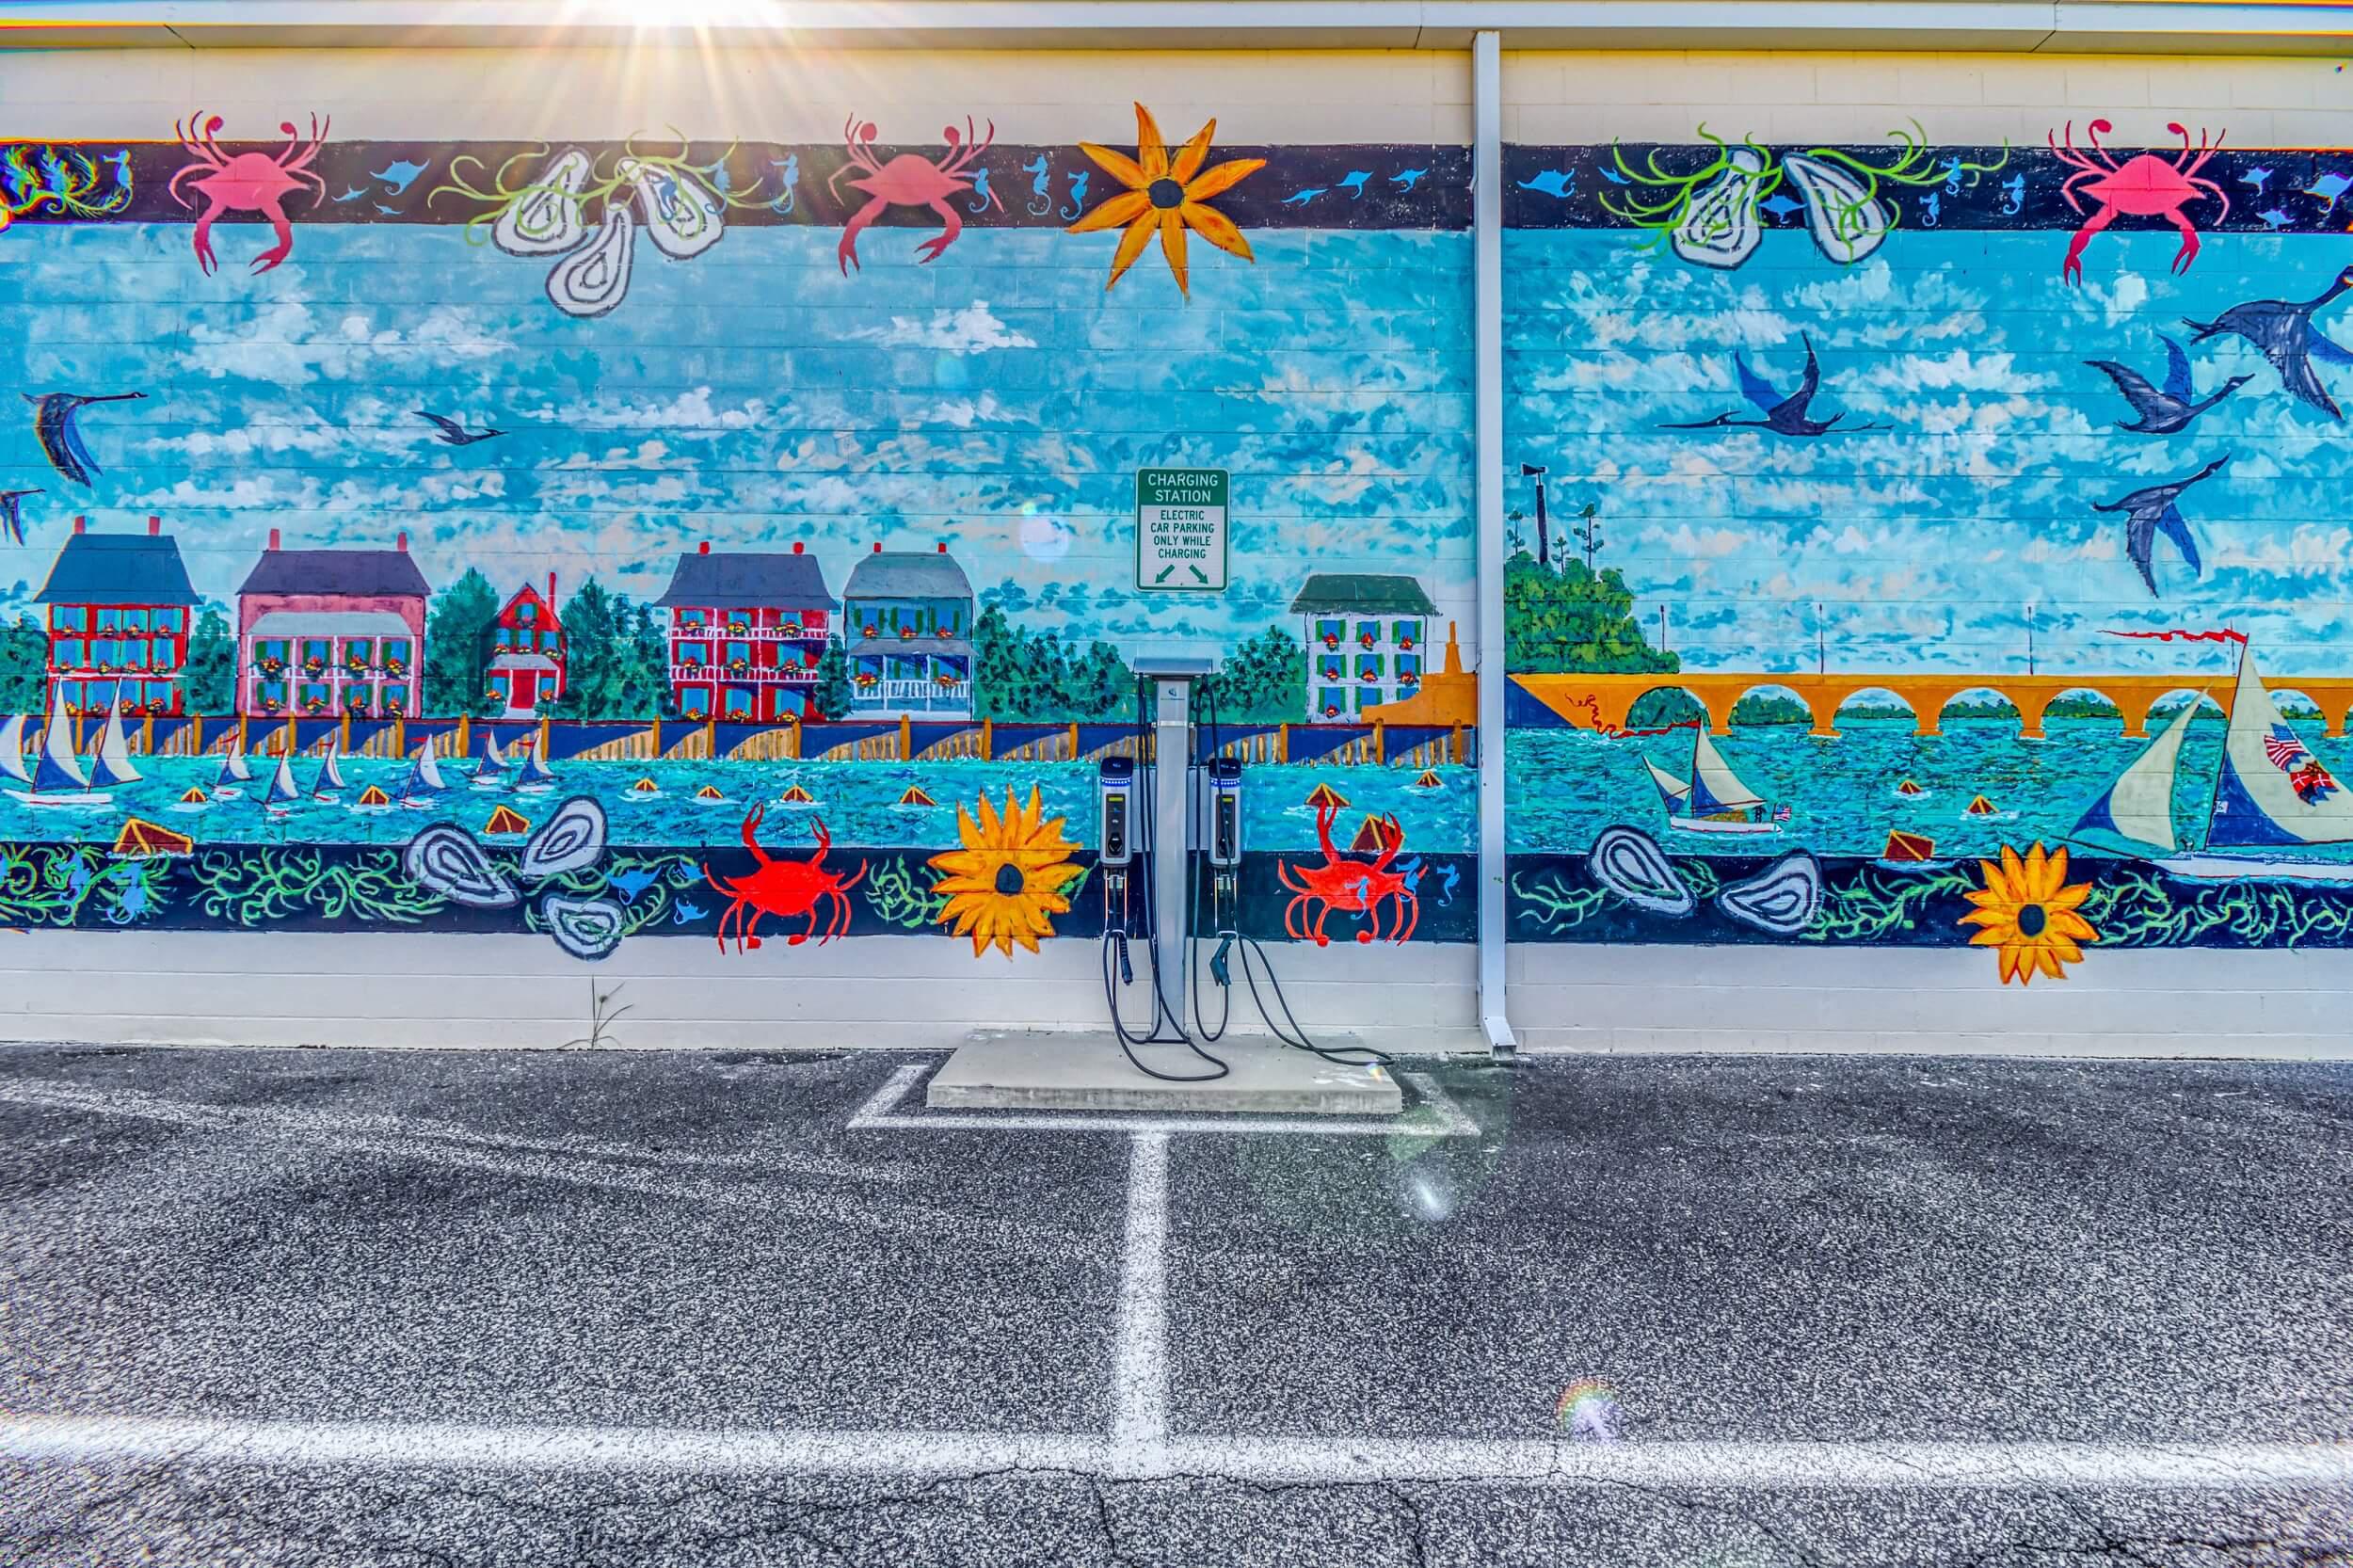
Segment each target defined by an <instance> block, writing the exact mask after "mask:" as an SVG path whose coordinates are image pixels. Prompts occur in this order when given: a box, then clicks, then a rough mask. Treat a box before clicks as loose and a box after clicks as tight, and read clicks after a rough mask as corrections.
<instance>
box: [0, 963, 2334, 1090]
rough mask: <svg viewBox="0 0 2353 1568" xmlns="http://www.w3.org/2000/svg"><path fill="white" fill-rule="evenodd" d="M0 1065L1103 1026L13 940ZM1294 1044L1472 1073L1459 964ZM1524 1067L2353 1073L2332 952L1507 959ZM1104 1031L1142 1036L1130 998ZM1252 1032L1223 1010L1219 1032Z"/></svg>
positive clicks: (855, 968)
mask: <svg viewBox="0 0 2353 1568" xmlns="http://www.w3.org/2000/svg"><path fill="white" fill-rule="evenodd" d="M0 940H5V942H6V945H5V946H4V947H0V960H5V961H6V968H0V987H4V989H0V995H6V996H7V997H8V999H9V1007H8V1011H6V1012H5V1013H0V1039H6V1040H72V1041H94V1042H103V1043H109V1044H114V1043H136V1044H153V1045H239V1046H385V1047H437V1048H485V1047H488V1048H515V1047H522V1048H553V1047H561V1046H564V1045H568V1044H572V1043H575V1042H579V1041H582V1040H584V1038H585V1037H586V1036H587V1035H588V1034H589V1032H590V1030H589V1014H590V1007H591V1003H592V1000H593V999H594V998H596V997H598V996H602V997H604V998H606V999H607V1000H606V1001H605V1002H604V1010H605V1011H606V1012H607V1013H608V1014H609V1013H612V1012H614V1011H616V1010H617V1009H620V1008H624V1007H626V1008H628V1009H629V1011H628V1012H626V1013H621V1014H620V1015H619V1016H618V1017H617V1018H616V1020H615V1021H614V1022H612V1023H611V1024H610V1025H609V1026H608V1027H607V1028H606V1029H605V1031H604V1032H603V1033H602V1035H601V1037H600V1040H601V1043H602V1044H604V1045H606V1046H609V1047H614V1048H714V1049H746V1048H755V1049H756V1048H787V1047H791V1048H822V1049H843V1048H880V1049H902V1050H904V1049H947V1048H952V1047H954V1046H956V1045H959V1044H961V1043H962V1042H963V1040H964V1037H965V1035H966V1034H967V1033H968V1032H969V1031H971V1030H974V1029H1096V1030H1099V1029H1101V1028H1102V1027H1103V1025H1104V1018H1103V1000H1102V980H1101V971H1100V969H1099V968H1098V965H1099V962H1100V958H1099V952H1098V950H1097V949H1096V946H1095V945H1094V944H1093V943H1091V942H1082V941H1054V942H1048V943H1047V944H1045V948H1044V951H1042V952H1039V953H1038V954H1036V955H1035V956H1032V955H1031V954H1028V953H1020V954H1017V955H1016V957H1015V958H1014V959H1012V960H1011V961H1008V960H1006V959H1004V958H1002V957H1000V956H999V955H997V954H996V953H990V954H989V955H988V956H987V957H985V958H983V959H977V960H976V959H974V958H973V957H972V954H971V950H970V949H969V948H968V947H966V946H965V945H963V944H962V943H958V942H952V941H944V940H941V939H939V938H937V937H926V936H915V937H897V936H863V937H852V938H849V939H847V940H843V941H839V942H835V943H832V944H831V945H829V946H826V947H824V948H817V949H808V948H799V949H794V948H786V947H784V946H782V945H781V944H776V943H772V944H770V945H769V946H768V947H765V948H763V949H761V950H760V952H747V953H744V954H742V955H741V956H739V955H737V954H735V953H734V952H728V953H726V954H721V953H719V952H716V951H715V950H713V948H712V946H711V945H710V944H709V943H707V942H699V941H678V940H668V939H664V940H659V941H648V940H638V941H634V942H630V943H626V944H624V945H623V947H622V948H621V951H620V952H617V953H616V954H615V955H614V956H613V957H612V958H611V959H609V960H607V961H606V962H605V963H603V964H601V965H588V964H582V963H580V962H578V961H576V960H574V959H571V958H568V957H566V956H565V955H564V954H563V953H562V952H559V951H558V950H557V949H556V947H555V945H554V944H553V943H552V942H550V941H547V940H546V939H544V938H541V937H531V936H431V935H423V934H419V935H400V936H312V935H300V934H287V933H271V934H267V935H260V936H247V935H240V934H213V935H198V934H181V933H155V934H152V935H149V934H138V933H123V934H121V935H114V934H108V935H106V936H88V935H82V936H75V935H72V934H70V933H56V932H35V933H32V934H29V935H26V936H14V937H5V938H0ZM1268 951H1269V952H1270V953H1271V954H1272V955H1273V960H1274V963H1275V966H1276V968H1277V970H1278V972H1279V973H1280V974H1281V975H1282V977H1283V982H1284V985H1285V988H1286V991H1287V992H1288V994H1289V997H1290V1000H1291V1005H1292V1007H1293V1008H1294V1009H1295V1010H1296V1011H1297V1013H1298V1015H1299V1018H1300V1021H1301V1022H1302V1023H1303V1024H1304V1025H1305V1027H1306V1028H1307V1030H1308V1031H1309V1032H1310V1033H1317V1032H1321V1033H1324V1034H1337V1033H1339V1032H1343V1031H1346V1032H1351V1033H1354V1034H1357V1035H1359V1036H1361V1037H1362V1038H1363V1039H1364V1041H1365V1043H1366V1044H1368V1045H1371V1046H1375V1047H1378V1048H1382V1049H1385V1050H1393V1051H1409V1052H1426V1051H1433V1050H1444V1051H1463V1050H1470V1049H1475V1048H1477V1046H1478V1041H1477V1035H1476V1032H1475V1031H1476V1022H1477V984H1476V982H1477V961H1476V952H1475V950H1474V949H1472V948H1471V947H1469V946H1467V945H1458V944H1444V945H1439V944H1419V943H1417V944H1412V945H1409V946H1406V947H1402V948H1396V947H1389V946H1387V945H1383V946H1380V947H1377V948H1366V947H1360V946H1357V945H1356V944H1354V943H1350V944H1347V945H1345V946H1342V945H1339V944H1335V945H1334V946H1332V947H1330V948H1328V949H1324V950H1321V951H1316V950H1312V949H1304V948H1300V947H1296V946H1290V945H1282V946H1275V947H1271V948H1270V949H1269V950H1268ZM1510 966H1511V1003H1512V1023H1513V1029H1514V1030H1515V1031H1516V1032H1517V1033H1518V1035H1519V1038H1520V1041H1521V1044H1522V1047H1523V1048H1525V1049H1529V1050H1541V1051H1564V1052H1583V1051H1591V1052H1605V1051H1646V1052H1660V1053H1665V1052H1735V1053H1737V1052H1791V1053H1798V1052H1817V1051H1819V1052H1837V1051H1864V1052H1930V1053H1949V1054H1985V1055H2005V1056H2233V1057H2250V1056H2256V1057H2281V1058H2316V1057H2330V1058H2342V1059H2353V952H2205V951H2192V952H2178V951H2174V952H2099V951H2097V950H2095V951H2093V952H2091V953H2090V954H2089V957H2088V958H2087V960H2086V961H2085V962H2084V963H2083V964H2082V965H2080V966H2078V967H2076V968H2074V969H2073V970H2072V971H2070V973H2069V976H2068V978H2067V979H2066V980H2065V981H2063V982H2049V981H2038V982H2036V984H2034V986H2033V988H2032V989H2031V990H2030V991H2029V990H2025V989H2022V988H2020V987H2019V986H2016V985H2010V986H2002V985H1999V984H1995V982H1994V978H1993V957H1992V955H1991V954H1988V953H1986V952H1976V951H1951V950H1947V951H1927V950H1908V949H1900V948H1884V949H1868V950H1861V951H1858V950H1854V949H1839V950H1826V949H1816V948H1741V947H1720V948H1702V947H1582V946H1518V947H1513V949H1512V950H1511V953H1510ZM1127 1007H1128V1019H1129V1021H1130V1023H1141V1021H1142V1020H1143V1019H1144V1016H1145V1013H1146V1004H1145V1000H1144V993H1143V991H1142V989H1141V987H1138V988H1135V989H1133V990H1131V991H1130V992H1129V993H1128V999H1127ZM1255 1023H1256V1018H1255V1016H1252V1015H1251V1014H1250V1011H1249V1001H1248V997H1247V994H1246V993H1244V994H1243V995H1242V997H1241V1005H1240V1007H1239V1009H1238V1011H1237V1015H1236V1018H1235V1027H1236V1029H1237V1030H1238V1031H1245V1032H1246V1031H1247V1029H1248V1026H1250V1025H1254V1024H1255Z"/></svg>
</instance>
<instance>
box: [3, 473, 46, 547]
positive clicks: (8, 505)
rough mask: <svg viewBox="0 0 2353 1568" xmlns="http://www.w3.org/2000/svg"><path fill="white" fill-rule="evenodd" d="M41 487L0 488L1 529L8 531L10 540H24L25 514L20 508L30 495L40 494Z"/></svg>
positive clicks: (12, 542)
mask: <svg viewBox="0 0 2353 1568" xmlns="http://www.w3.org/2000/svg"><path fill="white" fill-rule="evenodd" d="M40 493H41V491H40V487H38V486H36V487H34V488H32V489H29V490H0V531H6V533H7V534H8V542H9V543H11V544H23V543H24V513H23V511H22V510H20V508H21V507H22V506H23V504H24V498H25V497H26V496H28V495H39V494H40Z"/></svg>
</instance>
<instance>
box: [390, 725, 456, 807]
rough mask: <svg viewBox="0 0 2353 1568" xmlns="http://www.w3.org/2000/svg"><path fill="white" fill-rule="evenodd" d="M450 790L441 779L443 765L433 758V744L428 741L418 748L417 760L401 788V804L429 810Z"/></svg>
mask: <svg viewBox="0 0 2353 1568" xmlns="http://www.w3.org/2000/svg"><path fill="white" fill-rule="evenodd" d="M448 789H449V785H448V784H446V783H445V782H443V781H442V778H441V764H440V763H439V762H438V761H435V760H434V758H433V743H432V742H430V741H427V742H426V743H425V744H424V745H422V746H420V747H418V748H417V760H416V761H415V763H414V764H413V765H412V766H411V767H410V768H409V770H408V778H407V779H406V780H405V781H404V782H403V783H402V784H401V786H400V803H401V804H402V805H403V806H406V807H409V808H412V809H414V810H419V811H424V810H428V809H430V808H432V806H433V803H434V802H435V801H436V800H437V799H438V798H439V797H440V795H441V794H443V793H444V792H447V791H448Z"/></svg>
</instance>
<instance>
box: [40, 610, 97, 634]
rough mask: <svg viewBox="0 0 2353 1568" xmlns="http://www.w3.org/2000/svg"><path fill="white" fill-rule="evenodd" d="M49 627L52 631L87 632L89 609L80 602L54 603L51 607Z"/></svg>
mask: <svg viewBox="0 0 2353 1568" xmlns="http://www.w3.org/2000/svg"><path fill="white" fill-rule="evenodd" d="M49 629H50V630H51V631H52V632H87V631H88V630H89V611H88V609H86V608H84V607H83V606H82V605H79V604H53V605H51V606H50V607H49Z"/></svg>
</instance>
